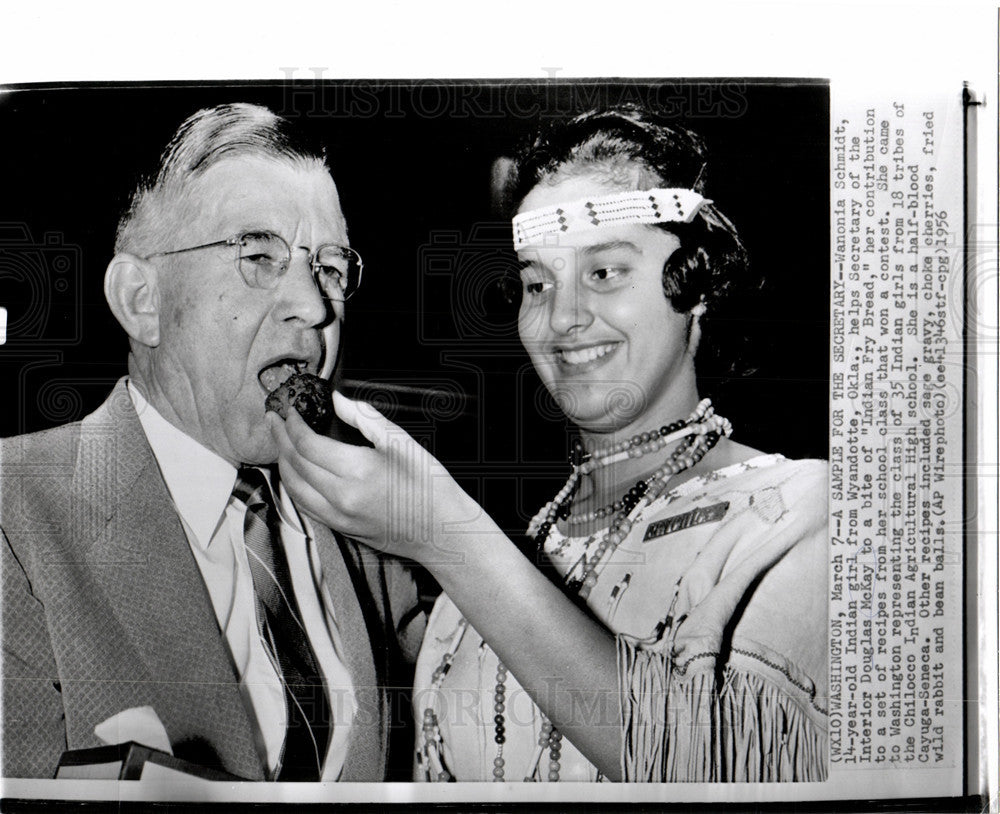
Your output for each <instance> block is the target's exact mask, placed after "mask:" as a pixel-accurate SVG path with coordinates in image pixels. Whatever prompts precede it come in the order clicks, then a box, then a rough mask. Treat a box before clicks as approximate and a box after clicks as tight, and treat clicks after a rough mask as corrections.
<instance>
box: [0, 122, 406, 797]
mask: <svg viewBox="0 0 1000 814" xmlns="http://www.w3.org/2000/svg"><path fill="white" fill-rule="evenodd" d="M115 249H116V254H115V257H114V259H113V260H112V261H111V263H110V265H109V266H108V269H107V274H106V277H105V286H104V289H105V294H106V297H107V301H108V304H109V305H110V307H111V310H112V312H113V313H114V315H115V317H116V318H117V320H118V322H119V323H120V324H121V326H122V327H123V328H124V329H125V331H126V333H127V334H128V337H129V345H130V354H129V358H128V376H127V378H124V379H122V380H121V381H120V382H119V383H118V384H117V386H116V387H115V388H114V390H113V391H112V393H111V395H110V397H109V398H108V400H107V401H106V402H105V404H104V405H103V406H101V407H100V408H99V409H98V410H97V411H96V412H94V413H93V414H92V415H90V416H88V417H87V418H85V419H84V420H83V421H82V422H79V423H76V424H70V425H68V426H64V427H60V428H57V429H54V430H50V431H47V432H43V433H39V434H36V435H30V436H22V437H17V438H11V439H7V440H5V441H4V442H3V448H2V450H0V453H2V458H0V460H2V463H3V477H2V487H3V492H2V504H0V507H2V512H3V514H2V517H0V520H2V526H3V546H2V549H3V563H2V565H3V774H4V776H7V777H52V776H53V773H54V772H55V770H56V766H57V763H58V761H59V758H60V755H61V754H62V752H63V751H65V750H67V749H81V748H87V747H95V746H100V745H102V744H104V743H108V744H113V743H120V742H124V741H128V740H139V741H143V742H147V745H151V746H157V745H160V746H166V745H167V742H168V743H169V748H170V749H171V750H172V752H173V753H174V755H175V756H176V757H179V758H183V759H186V760H188V761H191V762H194V763H197V764H199V765H201V766H205V767H210V768H216V769H222V770H225V771H227V772H229V773H231V774H233V775H236V776H238V777H241V778H246V779H252V780H336V779H340V780H381V779H383V778H384V775H385V766H386V743H387V728H388V708H387V703H386V691H385V684H386V681H387V671H388V670H389V669H391V665H392V662H393V657H394V656H395V655H401V654H403V653H404V652H409V651H411V650H412V645H414V644H415V643H416V642H417V641H418V640H419V630H415V629H414V628H415V627H417V625H416V624H412V623H411V624H409V625H408V626H406V629H405V630H404V623H405V620H407V619H409V620H419V618H420V617H419V616H418V615H416V614H415V613H413V612H412V611H413V609H414V608H415V605H416V592H415V589H414V586H413V582H412V580H411V579H410V578H409V575H408V574H407V573H406V572H405V571H404V570H403V568H402V567H401V565H400V564H399V563H398V562H395V561H391V560H387V559H384V558H381V557H379V556H377V555H375V554H374V553H372V552H370V551H367V550H366V553H364V554H362V553H361V552H360V551H359V549H358V548H357V546H356V545H355V544H353V543H352V542H350V541H348V540H345V539H343V538H341V537H339V536H338V535H337V534H336V533H333V532H331V531H330V530H328V529H326V528H322V527H317V526H316V525H315V524H312V523H310V522H308V520H307V519H306V518H305V517H303V516H302V515H301V514H300V513H299V512H297V511H296V507H295V506H294V505H293V503H292V502H291V500H290V499H289V497H288V496H287V494H286V493H285V491H284V490H283V488H282V487H281V484H280V483H279V481H278V477H277V470H276V468H274V467H273V464H274V463H275V461H276V459H277V450H276V448H275V442H274V440H273V438H272V434H271V432H270V431H269V430H268V428H267V425H266V423H265V421H264V416H265V408H264V403H265V398H266V396H267V394H268V391H269V390H270V389H272V388H273V387H274V386H276V385H277V384H278V383H280V382H281V381H282V380H283V379H284V378H286V377H287V376H288V375H289V374H290V373H291V372H293V371H299V370H306V371H309V372H313V373H319V374H320V375H324V376H328V375H329V374H330V372H331V371H332V370H333V367H334V364H335V361H336V356H337V350H338V344H339V335H340V324H341V320H342V319H343V315H344V300H345V299H347V297H348V296H350V294H351V293H353V291H354V289H355V288H356V287H357V285H358V284H359V282H360V269H361V264H360V258H359V257H358V256H357V254H356V253H355V252H354V251H353V250H351V249H350V248H349V245H348V237H347V227H346V223H345V221H344V216H343V213H342V211H341V208H340V203H339V200H338V197H337V189H336V187H335V186H334V183H333V180H332V179H331V177H330V174H329V171H328V169H327V167H326V164H325V161H324V159H323V156H322V153H321V152H317V151H315V150H313V149H311V148H310V147H308V146H306V145H305V143H304V142H303V141H302V140H301V138H300V137H299V136H298V135H297V134H296V133H295V132H294V131H293V129H292V127H291V126H290V124H289V123H288V122H287V121H285V120H283V119H281V118H279V117H278V116H276V115H275V114H273V113H272V112H271V111H269V110H266V109H264V108H260V107H255V106H251V105H226V106H221V107H217V108H213V109H209V110H202V111H199V112H198V113H196V114H195V115H193V116H192V117H191V118H189V119H188V120H187V121H186V122H184V123H183V124H182V125H181V127H180V129H179V130H178V132H177V134H176V135H175V136H174V139H173V141H172V142H171V143H170V145H169V146H168V147H167V149H166V151H165V152H164V154H163V157H162V158H161V162H160V168H159V172H158V175H157V176H156V177H155V179H153V180H152V181H151V182H148V183H143V184H141V185H140V187H139V188H138V189H137V190H136V192H135V195H134V196H133V199H132V204H131V207H130V208H129V211H128V212H127V213H126V214H125V216H124V217H123V218H122V220H121V222H120V224H119V228H118V236H117V242H116V247H115ZM404 634H407V635H404Z"/></svg>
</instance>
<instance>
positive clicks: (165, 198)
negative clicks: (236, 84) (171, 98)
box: [115, 103, 328, 255]
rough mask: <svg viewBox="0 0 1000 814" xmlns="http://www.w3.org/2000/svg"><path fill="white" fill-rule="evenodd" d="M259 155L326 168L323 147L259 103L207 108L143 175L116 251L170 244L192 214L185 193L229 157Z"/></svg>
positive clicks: (187, 123)
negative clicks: (151, 173)
mask: <svg viewBox="0 0 1000 814" xmlns="http://www.w3.org/2000/svg"><path fill="white" fill-rule="evenodd" d="M237 156H257V157H263V158H270V159H273V160H277V161H284V162H289V163H293V164H301V165H303V166H317V165H318V166H321V167H323V168H325V169H328V167H327V164H326V155H325V152H324V150H323V149H322V147H320V146H319V145H316V144H314V143H312V142H311V141H310V140H309V139H308V138H307V136H306V135H305V134H304V133H302V132H300V130H299V128H298V127H296V126H295V125H293V124H292V123H291V122H290V121H288V120H287V119H284V118H282V117H281V116H279V115H277V114H276V113H274V112H273V111H271V110H269V109H268V108H266V107H261V106H260V105H251V104H242V103H241V104H229V105H218V106H216V107H211V108H205V109H203V110H199V111H198V112H197V113H195V114H193V115H192V116H190V117H189V118H188V119H186V120H185V121H184V123H183V124H181V126H180V127H179V128H178V129H177V132H176V133H175V134H174V137H173V138H172V139H171V140H170V143H169V144H168V145H167V147H166V149H165V150H164V151H163V154H162V155H161V156H160V161H159V165H158V169H157V171H156V174H155V176H151V177H146V178H143V179H142V180H141V181H140V182H139V184H138V186H137V187H136V189H135V192H133V193H132V198H131V201H130V203H129V207H128V210H127V211H126V212H125V214H124V215H122V217H121V220H120V221H119V222H118V233H117V236H116V239H115V253H116V254H117V253H120V252H132V253H134V254H142V255H148V254H152V253H153V252H157V251H167V250H170V249H173V248H175V247H173V246H169V245H167V243H168V241H169V240H170V237H171V235H172V233H173V231H174V229H175V228H176V226H177V225H179V224H180V223H181V222H183V219H185V218H188V217H193V216H194V213H193V212H192V211H190V209H191V207H190V203H189V202H188V200H187V196H186V194H185V193H186V192H187V191H188V189H189V188H190V186H191V184H192V183H193V182H194V181H195V180H196V179H197V178H199V177H200V176H201V175H203V174H204V173H205V172H206V171H207V170H208V169H210V168H211V167H213V166H214V165H215V164H218V163H219V162H220V161H222V160H223V159H226V158H234V157H237Z"/></svg>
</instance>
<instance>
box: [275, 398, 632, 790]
mask: <svg viewBox="0 0 1000 814" xmlns="http://www.w3.org/2000/svg"><path fill="white" fill-rule="evenodd" d="M334 406H335V408H336V410H337V413H338V414H339V415H340V417H341V418H342V419H344V420H345V421H347V422H348V423H349V424H352V425H354V426H356V427H357V428H358V429H360V430H361V431H362V432H363V433H364V434H365V436H366V437H367V438H368V439H369V440H370V441H371V442H372V443H373V444H374V445H375V448H374V449H369V448H367V447H357V446H351V445H348V444H342V443H340V442H337V441H334V440H332V439H329V438H324V437H322V436H319V435H316V434H315V433H313V432H312V431H311V430H310V429H309V428H308V427H307V426H306V425H305V423H304V422H303V421H302V420H301V419H300V418H299V416H298V415H296V414H294V411H293V412H292V414H291V415H290V416H289V418H288V420H287V421H285V422H282V421H281V420H280V419H278V418H277V417H276V416H274V417H272V418H269V419H268V420H269V421H271V429H272V432H273V433H274V436H275V439H276V441H277V443H278V445H279V450H280V457H279V463H280V467H281V476H282V481H283V483H284V484H285V487H286V488H287V489H288V490H289V492H290V493H291V494H292V496H293V497H294V498H295V500H296V503H297V504H298V505H299V506H300V507H301V508H302V509H303V510H304V511H306V512H307V513H308V514H310V515H311V516H313V517H315V518H316V519H317V520H319V521H320V522H323V523H325V524H327V525H328V526H330V527H331V528H335V529H336V530H337V531H339V532H342V533H344V534H347V535H349V536H351V537H353V538H355V539H357V540H360V541H362V542H365V543H367V544H368V545H371V546H372V547H374V548H376V549H378V550H381V551H385V552H387V553H391V554H394V555H396V556H400V557H407V558H410V559H413V560H415V561H417V562H418V563H420V564H421V565H423V566H424V567H425V568H427V570H428V571H430V572H431V574H433V576H434V577H435V579H437V581H438V583H439V584H440V585H441V587H442V588H443V589H444V590H445V591H446V592H447V594H448V596H449V597H450V598H451V600H452V601H453V602H454V603H455V605H456V606H458V608H459V610H461V612H462V613H463V614H464V615H465V617H466V618H467V619H468V620H469V622H470V624H471V625H472V626H473V627H474V628H475V629H476V631H477V632H479V633H480V634H481V635H482V636H483V638H485V639H486V641H487V642H489V644H490V646H491V647H492V648H493V649H494V651H496V653H497V655H498V656H499V657H500V659H501V661H503V663H504V664H505V665H506V666H507V667H508V668H509V669H510V671H511V673H513V674H514V675H515V676H516V677H517V680H518V681H519V682H520V684H521V685H522V686H523V687H524V688H525V690H527V691H528V692H529V693H530V694H531V696H532V698H533V699H534V700H535V702H536V703H537V704H538V706H539V708H540V709H541V710H542V711H543V712H544V713H545V714H546V715H547V716H548V717H549V718H550V719H551V720H552V722H553V724H554V725H555V726H556V727H557V728H558V729H559V730H560V731H561V732H562V733H563V734H564V735H565V736H566V737H567V738H569V740H570V741H572V743H573V744H574V746H576V747H577V748H578V749H579V750H580V751H581V752H582V753H583V754H584V755H585V756H586V757H587V758H588V760H590V761H591V762H592V763H593V764H594V765H595V766H596V767H597V768H598V769H599V770H600V771H601V772H602V773H603V774H604V775H605V776H606V777H608V778H611V779H615V780H617V779H619V778H620V774H621V770H620V762H621V742H622V735H621V719H620V716H621V707H620V702H619V694H618V693H619V690H618V671H617V666H616V658H617V655H616V645H615V637H614V636H613V635H612V634H611V633H610V632H609V631H608V630H606V629H605V628H604V627H603V626H602V625H600V624H599V623H597V622H595V621H594V620H593V619H591V618H590V617H589V616H587V615H586V614H585V613H584V612H583V611H581V610H580V609H579V608H577V607H576V606H575V605H574V604H573V603H572V602H571V601H570V599H569V598H567V597H566V596H565V595H564V594H563V593H562V591H560V590H559V588H557V587H556V586H555V585H553V584H552V583H551V582H550V581H549V580H548V579H547V578H546V577H545V576H544V575H543V574H542V573H541V572H540V571H539V570H538V569H537V568H535V567H534V565H532V563H531V562H530V561H529V560H528V559H527V558H526V557H524V556H523V555H522V554H521V553H520V551H519V550H518V549H517V547H516V546H515V545H514V543H513V542H511V540H510V539H508V538H507V536H506V535H505V534H504V533H503V532H502V531H501V530H500V528H499V527H498V526H497V525H496V523H494V522H493V520H492V519H491V518H490V517H489V516H488V515H487V514H486V513H485V512H484V511H483V509H482V508H481V507H480V506H479V505H478V504H477V503H476V502H475V501H474V500H472V498H471V497H469V495H468V494H466V493H465V492H464V491H463V490H462V489H461V487H459V486H458V484H457V483H455V481H454V479H453V478H451V476H450V475H449V474H448V473H447V471H446V470H445V469H444V467H443V466H441V464H440V463H439V462H438V461H437V460H435V459H434V458H433V457H432V456H431V455H430V454H428V453H427V451H426V450H424V449H423V448H422V447H421V446H420V445H419V444H417V443H416V442H415V441H414V440H413V439H412V438H410V436H409V435H408V434H406V433H405V432H404V431H403V430H401V429H400V428H399V427H396V426H395V425H394V424H392V423H391V422H390V421H388V420H387V419H385V418H384V417H383V416H381V415H379V414H378V413H377V412H376V411H375V410H374V409H372V408H370V407H368V406H367V405H363V404H359V403H357V402H352V401H349V400H348V399H346V398H344V397H343V396H341V395H340V394H335V396H334Z"/></svg>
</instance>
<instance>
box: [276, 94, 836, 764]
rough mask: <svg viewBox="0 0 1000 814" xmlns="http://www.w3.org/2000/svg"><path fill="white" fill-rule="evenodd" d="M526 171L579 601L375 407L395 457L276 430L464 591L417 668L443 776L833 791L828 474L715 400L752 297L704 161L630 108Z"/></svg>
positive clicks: (375, 532) (567, 566) (554, 146)
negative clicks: (709, 390) (731, 322)
mask: <svg viewBox="0 0 1000 814" xmlns="http://www.w3.org/2000/svg"><path fill="white" fill-rule="evenodd" d="M516 169H517V181H516V184H515V187H514V199H515V201H516V203H517V214H516V216H515V218H514V222H513V227H514V243H515V249H516V251H517V253H518V258H519V261H520V266H521V271H520V275H521V283H522V298H521V305H520V312H519V322H518V329H519V333H520V336H521V340H522V342H523V343H524V346H525V348H526V349H527V351H528V353H529V356H530V358H531V361H532V363H533V365H534V367H535V369H536V370H537V372H538V374H539V376H540V377H541V379H542V381H543V382H544V384H545V386H546V387H547V388H548V389H549V391H550V392H551V393H552V395H553V396H554V398H555V399H556V401H557V403H558V404H559V405H560V407H561V408H562V410H563V411H564V412H565V414H566V415H567V417H568V418H569V419H570V421H571V422H572V423H573V424H574V425H575V427H576V428H577V430H578V432H579V438H580V442H581V446H580V448H579V449H578V451H577V453H576V455H575V460H574V462H573V465H572V471H571V473H570V475H569V478H568V480H567V482H566V484H565V486H564V487H563V488H562V489H561V490H560V491H559V492H558V493H557V494H556V495H555V497H554V498H553V499H552V500H551V501H550V502H549V503H548V504H546V505H545V506H544V507H542V508H541V510H540V511H539V513H538V514H537V516H536V517H535V519H534V520H533V521H532V523H531V525H530V528H529V534H530V535H531V536H533V537H534V539H535V541H536V543H537V545H538V548H539V551H541V552H544V556H545V557H547V558H548V560H549V561H550V562H551V564H552V565H553V567H554V568H555V570H556V571H557V572H558V574H559V575H560V576H561V577H562V580H563V582H564V585H563V586H562V589H560V588H559V587H556V586H554V585H553V584H552V582H550V581H549V579H548V578H547V577H545V576H544V575H542V574H541V572H539V571H538V570H537V569H536V568H535V567H534V566H533V565H532V564H531V562H530V561H529V560H528V559H527V558H525V557H524V556H523V555H521V554H520V552H519V551H518V549H517V547H516V546H515V545H514V544H513V543H512V542H511V541H509V540H508V539H507V538H506V537H504V536H503V534H502V533H501V532H500V531H499V529H498V528H497V527H496V526H495V524H493V523H492V521H491V520H490V519H489V518H488V517H485V516H484V515H483V513H482V510H481V509H479V507H478V506H477V505H476V504H475V503H474V502H473V501H472V500H471V499H470V498H469V497H468V496H467V495H466V494H465V493H464V492H462V490H461V489H460V488H459V487H458V486H457V485H456V484H455V483H454V481H453V480H452V479H451V478H450V477H448V476H447V473H445V472H444V471H443V469H442V468H441V467H440V465H439V464H438V463H437V462H436V461H434V460H433V458H431V457H430V456H429V455H427V453H426V452H424V451H423V450H422V449H421V448H420V447H419V446H418V445H416V444H415V443H413V442H412V441H411V440H410V439H409V438H408V437H407V436H405V433H402V431H401V430H399V429H398V428H396V427H394V426H393V425H391V424H390V423H389V422H388V421H386V420H385V419H384V418H382V417H381V416H378V415H377V414H374V413H373V411H371V410H370V409H366V408H365V406H364V405H360V404H357V403H354V402H349V401H348V400H346V399H344V398H342V397H340V396H339V395H337V396H335V406H336V408H337V411H338V413H340V415H341V417H343V418H344V419H345V420H347V421H348V422H350V423H352V424H355V425H356V426H358V427H359V428H360V429H361V430H362V431H363V432H364V433H365V434H366V435H367V436H368V437H369V438H370V439H371V440H372V441H373V443H374V444H375V449H374V450H371V449H360V448H345V447H344V446H343V445H339V444H337V443H336V442H334V441H330V440H329V439H325V438H319V437H318V436H315V435H313V434H312V433H311V432H310V431H309V430H308V429H307V428H306V427H305V426H304V425H303V424H302V422H301V421H299V420H298V417H293V418H291V419H290V420H289V421H288V422H287V423H286V424H285V425H281V424H280V422H277V421H275V422H274V427H273V429H274V432H275V435H276V437H277V438H278V440H279V444H280V446H281V450H282V456H281V467H282V474H283V477H284V480H285V483H286V485H287V486H288V487H289V489H290V490H291V491H292V494H293V495H294V496H295V497H296V499H297V500H298V501H299V503H300V505H301V506H302V507H303V508H304V509H305V510H306V511H307V512H309V513H310V514H313V515H314V516H316V517H317V518H318V519H320V520H322V521H323V522H326V523H327V524H328V525H330V526H331V527H334V528H337V529H338V530H341V531H343V532H344V533H347V534H350V535H352V536H355V537H357V538H359V539H361V540H364V541H367V542H369V543H371V544H372V545H374V546H376V547H379V548H382V549H384V550H389V551H391V552H393V553H396V554H399V555H402V556H406V557H410V558H412V559H414V560H416V561H417V562H419V563H421V564H422V565H424V566H425V567H426V568H428V570H430V571H431V573H432V574H433V575H434V576H435V577H436V578H437V580H438V582H439V583H440V584H441V586H442V588H443V589H444V591H445V595H443V596H442V597H441V598H440V599H439V600H438V603H437V605H436V606H435V609H434V611H433V613H432V614H431V617H430V619H429V623H428V630H427V633H426V636H425V639H424V648H423V651H422V654H421V657H420V660H419V662H418V666H417V674H416V680H415V692H414V704H415V710H416V715H417V726H418V727H419V728H420V732H419V733H418V743H417V768H418V776H419V777H420V779H428V780H451V779H456V780H462V781H468V780H501V781H502V780H507V781H521V780H540V781H556V780H597V779H605V778H606V779H623V780H640V781H660V782H662V781H736V780H745V781H790V780H822V779H824V778H825V777H826V770H827V719H828V715H827V709H826V694H827V618H826V606H827V602H826V595H827V591H826V583H827V563H828V557H827V531H826V527H827V482H826V466H825V463H823V462H820V461H790V460H786V459H784V458H783V457H782V456H780V455H768V454H764V453H761V452H759V451H757V450H754V449H750V448H749V447H746V446H742V445H740V444H738V443H736V442H734V441H731V440H729V435H730V434H731V427H730V424H729V422H728V421H727V420H726V419H724V418H722V417H720V416H718V415H716V414H715V412H714V410H713V408H712V406H711V402H710V401H709V400H707V399H705V400H702V398H701V394H700V393H699V390H698V377H697V375H696V373H699V372H701V371H700V368H701V367H702V365H703V364H705V365H708V364H709V360H712V358H713V354H714V355H715V360H714V361H716V362H717V361H718V352H719V348H720V347H721V343H716V342H715V341H714V339H715V336H714V334H715V331H716V322H715V321H714V317H715V316H716V315H717V314H718V313H719V312H720V311H721V310H722V309H723V307H724V304H725V302H726V301H727V299H731V298H732V297H733V296H737V295H738V294H739V292H740V291H741V290H745V289H746V286H747V285H748V284H749V279H748V275H749V273H748V270H747V264H746V259H745V255H744V251H743V247H742V244H741V242H740V240H739V238H738V236H737V234H736V231H735V229H734V227H733V226H732V224H731V223H730V222H729V221H728V220H727V219H726V218H725V216H723V215H722V214H721V213H720V212H719V210H718V209H717V208H716V207H715V205H714V204H713V203H712V201H710V200H708V199H707V198H706V197H705V196H706V190H705V154H704V148H703V146H702V145H701V143H700V141H699V140H698V139H697V138H696V137H695V136H694V135H693V134H691V133H689V132H687V131H685V130H682V129H680V128H677V127H672V126H669V125H667V124H665V123H663V122H661V121H659V120H658V119H657V118H656V117H655V116H654V115H653V114H651V113H650V112H648V111H643V110H639V109H634V108H620V109H617V110H612V111H606V112H593V113H588V114H584V115H582V116H579V117H577V118H576V119H574V120H572V121H570V122H568V123H566V124H565V125H563V126H562V127H560V128H558V129H556V130H554V131H552V132H551V133H548V134H546V135H544V136H541V137H539V138H538V139H537V140H536V141H535V143H534V144H533V145H532V146H531V147H530V148H529V149H528V150H527V151H526V152H525V154H524V155H522V156H521V158H520V160H519V161H518V163H517V167H516ZM751 287H752V286H751ZM720 336H724V334H720ZM696 357H697V363H696Z"/></svg>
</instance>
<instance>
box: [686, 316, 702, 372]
mask: <svg viewBox="0 0 1000 814" xmlns="http://www.w3.org/2000/svg"><path fill="white" fill-rule="evenodd" d="M704 313H705V303H704V302H699V303H698V304H697V305H696V306H695V307H694V308H692V309H691V310H690V311H688V327H687V346H688V352H689V353H690V354H691V358H692V359H693V358H694V356H695V354H697V353H698V345H699V343H700V342H701V315H702V314H704Z"/></svg>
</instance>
